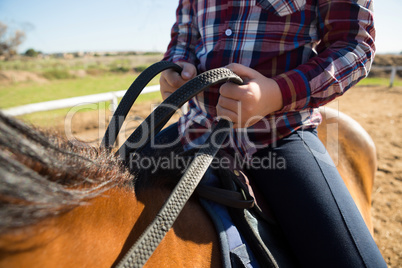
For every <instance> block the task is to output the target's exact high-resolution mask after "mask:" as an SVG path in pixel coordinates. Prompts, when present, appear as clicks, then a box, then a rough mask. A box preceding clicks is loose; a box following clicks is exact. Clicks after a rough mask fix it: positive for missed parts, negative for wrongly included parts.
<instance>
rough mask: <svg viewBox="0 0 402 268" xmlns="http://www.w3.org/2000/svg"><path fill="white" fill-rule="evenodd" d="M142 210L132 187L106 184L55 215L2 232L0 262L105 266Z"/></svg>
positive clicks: (14, 264) (9, 263)
mask: <svg viewBox="0 0 402 268" xmlns="http://www.w3.org/2000/svg"><path fill="white" fill-rule="evenodd" d="M142 210H143V205H142V204H141V203H139V202H137V200H136V198H135V195H134V193H133V190H132V189H128V188H127V189H125V188H115V189H111V190H108V191H107V192H105V193H103V194H102V195H100V196H98V197H96V198H93V199H91V200H89V201H88V204H84V205H82V206H79V207H76V208H74V209H72V210H71V211H69V212H67V213H65V214H63V215H61V216H59V217H56V218H52V219H48V220H45V221H44V222H42V223H39V224H37V225H36V226H32V227H29V228H27V229H25V230H22V231H19V232H18V233H17V234H15V233H13V234H8V235H5V236H3V237H1V238H0V267H60V264H62V266H66V267H83V266H88V267H102V266H105V267H106V266H109V267H110V266H111V265H112V264H113V262H114V261H115V260H116V258H117V257H118V256H119V254H120V252H121V249H122V248H123V245H124V242H125V240H126V239H127V237H128V235H129V233H130V232H131V229H132V228H133V226H134V223H135V220H136V219H137V218H138V215H139V214H140V213H141V211H142Z"/></svg>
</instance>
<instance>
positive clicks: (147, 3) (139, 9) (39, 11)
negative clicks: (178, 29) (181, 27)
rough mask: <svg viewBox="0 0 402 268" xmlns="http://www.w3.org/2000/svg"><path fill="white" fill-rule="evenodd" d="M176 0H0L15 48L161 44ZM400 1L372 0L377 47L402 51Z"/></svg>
mask: <svg viewBox="0 0 402 268" xmlns="http://www.w3.org/2000/svg"><path fill="white" fill-rule="evenodd" d="M177 4H178V0H58V1H55V0H0V21H1V22H3V23H5V24H7V25H8V26H9V28H10V29H11V30H16V29H20V30H23V31H25V33H26V40H25V41H24V43H23V44H22V45H20V47H19V50H18V51H19V52H25V51H26V50H27V49H28V48H33V49H35V50H38V51H42V52H44V53H55V52H77V51H160V52H163V51H165V50H166V47H167V45H168V43H169V38H170V29H171V27H172V25H173V23H174V20H175V10H176V7H177ZM401 11H402V1H401V0H374V14H375V15H374V16H375V23H376V30H377V37H376V45H377V53H400V52H402V35H401V34H400V31H401V29H402V15H401V14H400V13H401Z"/></svg>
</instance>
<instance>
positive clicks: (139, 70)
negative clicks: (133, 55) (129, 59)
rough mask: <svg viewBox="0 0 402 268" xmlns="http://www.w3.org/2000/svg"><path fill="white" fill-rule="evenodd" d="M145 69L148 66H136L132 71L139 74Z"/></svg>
mask: <svg viewBox="0 0 402 268" xmlns="http://www.w3.org/2000/svg"><path fill="white" fill-rule="evenodd" d="M146 68H148V65H138V66H136V67H134V71H136V72H138V73H141V72H143V71H144V70H145V69H146Z"/></svg>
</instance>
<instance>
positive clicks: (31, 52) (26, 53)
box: [24, 48, 39, 58]
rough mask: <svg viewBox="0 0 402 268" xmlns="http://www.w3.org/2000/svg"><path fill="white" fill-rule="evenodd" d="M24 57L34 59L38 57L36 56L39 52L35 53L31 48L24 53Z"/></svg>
mask: <svg viewBox="0 0 402 268" xmlns="http://www.w3.org/2000/svg"><path fill="white" fill-rule="evenodd" d="M24 54H25V56H28V57H33V58H34V57H36V56H38V54H39V51H36V50H35V49H33V48H30V49H28V50H27V51H25V53H24Z"/></svg>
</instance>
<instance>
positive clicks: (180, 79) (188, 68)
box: [159, 61, 197, 100]
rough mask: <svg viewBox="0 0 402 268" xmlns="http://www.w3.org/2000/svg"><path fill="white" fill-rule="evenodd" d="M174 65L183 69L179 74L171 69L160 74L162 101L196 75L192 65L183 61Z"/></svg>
mask: <svg viewBox="0 0 402 268" xmlns="http://www.w3.org/2000/svg"><path fill="white" fill-rule="evenodd" d="M176 64H177V65H179V66H181V67H182V68H183V71H182V72H181V73H180V74H179V73H177V72H176V71H174V70H171V69H169V70H165V71H163V72H162V73H161V77H160V79H159V84H160V87H161V94H162V98H163V99H164V100H165V99H166V98H167V97H169V95H170V94H172V93H173V92H175V91H176V89H178V88H179V87H181V86H182V85H184V84H185V83H186V82H187V81H189V80H190V79H193V78H194V77H195V76H196V75H197V69H196V68H195V66H194V64H191V63H188V62H184V61H179V62H176Z"/></svg>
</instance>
